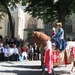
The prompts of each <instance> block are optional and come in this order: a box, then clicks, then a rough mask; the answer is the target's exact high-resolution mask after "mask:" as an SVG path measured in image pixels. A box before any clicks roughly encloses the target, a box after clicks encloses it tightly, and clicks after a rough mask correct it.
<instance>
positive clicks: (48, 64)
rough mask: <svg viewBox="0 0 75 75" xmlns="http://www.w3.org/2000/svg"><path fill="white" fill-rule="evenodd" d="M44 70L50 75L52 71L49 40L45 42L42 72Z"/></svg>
mask: <svg viewBox="0 0 75 75" xmlns="http://www.w3.org/2000/svg"><path fill="white" fill-rule="evenodd" d="M45 68H47V70H48V73H52V69H53V60H52V44H51V41H49V40H48V41H47V42H46V47H45V57H44V66H43V70H45Z"/></svg>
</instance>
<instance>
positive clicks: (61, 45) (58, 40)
mask: <svg viewBox="0 0 75 75" xmlns="http://www.w3.org/2000/svg"><path fill="white" fill-rule="evenodd" d="M57 29H58V31H57V33H56V35H55V36H54V37H52V41H53V42H54V43H55V44H56V46H57V47H58V49H59V50H63V49H65V48H66V42H65V40H64V30H63V28H62V23H61V22H58V23H57Z"/></svg>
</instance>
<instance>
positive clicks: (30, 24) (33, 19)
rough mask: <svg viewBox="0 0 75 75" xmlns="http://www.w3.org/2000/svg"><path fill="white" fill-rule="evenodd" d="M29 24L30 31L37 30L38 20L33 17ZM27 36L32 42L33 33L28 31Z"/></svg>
mask: <svg viewBox="0 0 75 75" xmlns="http://www.w3.org/2000/svg"><path fill="white" fill-rule="evenodd" d="M27 24H28V29H35V28H37V20H36V19H35V18H33V17H30V18H29V20H28V22H27ZM27 36H28V37H27V39H28V41H29V42H31V31H28V33H27Z"/></svg>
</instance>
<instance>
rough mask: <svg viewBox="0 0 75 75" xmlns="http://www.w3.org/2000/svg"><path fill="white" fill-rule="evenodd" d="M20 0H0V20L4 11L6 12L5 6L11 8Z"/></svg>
mask: <svg viewBox="0 0 75 75" xmlns="http://www.w3.org/2000/svg"><path fill="white" fill-rule="evenodd" d="M20 1H21V0H0V20H1V19H3V16H4V15H5V13H8V11H7V9H6V7H8V8H9V7H10V8H11V9H13V8H15V7H16V3H20Z"/></svg>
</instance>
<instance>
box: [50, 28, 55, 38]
mask: <svg viewBox="0 0 75 75" xmlns="http://www.w3.org/2000/svg"><path fill="white" fill-rule="evenodd" d="M55 35H56V30H55V27H53V28H52V34H51V37H54V36H55Z"/></svg>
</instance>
